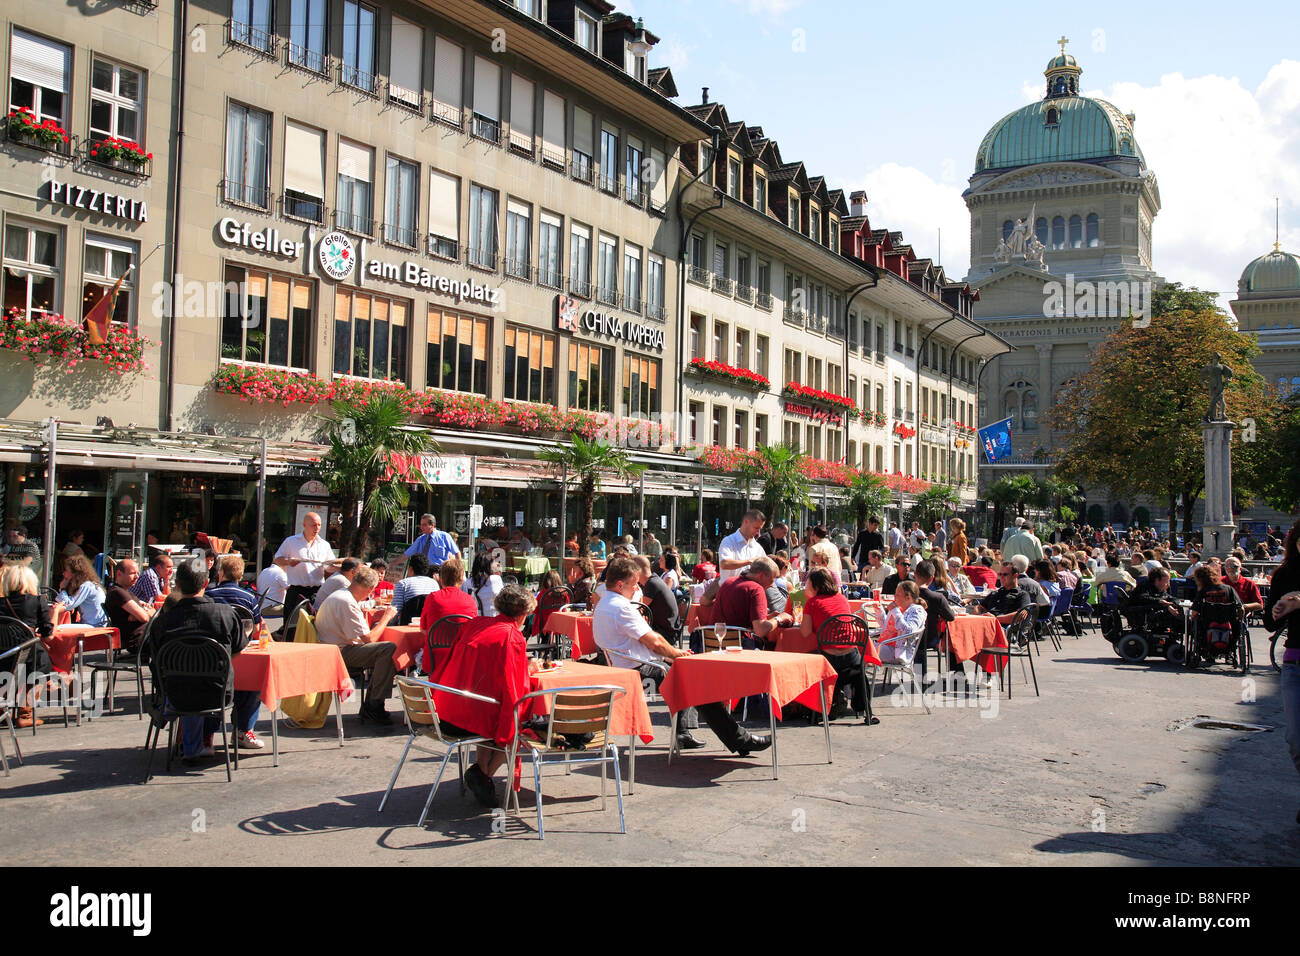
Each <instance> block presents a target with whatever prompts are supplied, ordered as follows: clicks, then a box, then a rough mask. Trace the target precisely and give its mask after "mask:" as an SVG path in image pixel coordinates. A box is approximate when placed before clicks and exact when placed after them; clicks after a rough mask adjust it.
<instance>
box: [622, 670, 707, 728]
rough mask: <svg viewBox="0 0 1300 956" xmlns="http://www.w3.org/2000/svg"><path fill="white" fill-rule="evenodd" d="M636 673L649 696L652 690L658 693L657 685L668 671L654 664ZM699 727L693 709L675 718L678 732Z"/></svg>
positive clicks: (697, 717) (697, 718)
mask: <svg viewBox="0 0 1300 956" xmlns="http://www.w3.org/2000/svg"><path fill="white" fill-rule="evenodd" d="M636 671H637V673H638V674H640V675H641V686H642V688H644V689H645V690H646V695H647V696H649V692H650V691H652V690H653V691H658V690H659V685H660V684H662V683H663V682H664V678H665V677H667V676H668V671H666V670H665V669H664V668H662V667H659V666H657V665H655V664H642V665H641V666H640V667H638V668H637V669H636ZM647 684H648V685H649V687H648V688H647V687H646V685H647ZM699 726H700V718H699V714H697V713H696V710H695V708H694V707H687V708H686V709H685V710H684V711H682V713H681V716H680V717H678V718H677V729H678V730H679V731H682V730H694V729H695V728H697V727H699Z"/></svg>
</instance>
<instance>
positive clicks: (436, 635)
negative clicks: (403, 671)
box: [424, 614, 473, 674]
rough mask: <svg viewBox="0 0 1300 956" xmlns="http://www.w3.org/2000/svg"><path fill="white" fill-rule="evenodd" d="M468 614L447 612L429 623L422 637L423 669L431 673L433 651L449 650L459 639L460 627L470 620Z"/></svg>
mask: <svg viewBox="0 0 1300 956" xmlns="http://www.w3.org/2000/svg"><path fill="white" fill-rule="evenodd" d="M472 620H473V618H472V617H470V616H469V615H468V614H447V615H444V616H443V617H440V618H438V620H436V621H434V622H433V623H432V624H431V625H429V633H428V635H427V636H426V637H425V639H424V671H425V673H426V674H432V673H433V672H434V671H433V652H434V651H435V650H444V651H445V650H450V649H451V648H453V647H455V646H456V642H457V641H458V640H460V629H461V628H462V627H463V626H465V625H466V624H468V623H469V622H470V621H472Z"/></svg>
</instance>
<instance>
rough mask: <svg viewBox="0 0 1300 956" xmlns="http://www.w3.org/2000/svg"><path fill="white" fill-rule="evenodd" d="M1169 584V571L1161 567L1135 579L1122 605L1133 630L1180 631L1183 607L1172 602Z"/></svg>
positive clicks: (1182, 621) (1182, 620)
mask: <svg viewBox="0 0 1300 956" xmlns="http://www.w3.org/2000/svg"><path fill="white" fill-rule="evenodd" d="M1169 583H1170V578H1169V572H1168V571H1167V570H1165V569H1164V568H1156V569H1155V570H1153V571H1151V572H1150V573H1148V574H1147V575H1146V576H1145V577H1144V578H1143V579H1142V580H1141V581H1139V582H1138V585H1137V587H1136V588H1134V590H1133V596H1132V597H1131V598H1130V599H1129V602H1128V604H1127V605H1126V606H1125V607H1124V608H1123V612H1124V616H1125V617H1126V618H1127V619H1128V622H1129V626H1130V627H1132V628H1133V629H1134V630H1135V631H1141V630H1147V629H1149V630H1150V631H1152V632H1153V633H1159V634H1168V633H1170V632H1172V631H1180V632H1181V631H1182V629H1183V627H1184V626H1185V624H1186V617H1185V615H1184V613H1183V609H1182V608H1181V607H1179V606H1178V605H1177V604H1175V603H1174V599H1173V595H1172V594H1170V593H1169Z"/></svg>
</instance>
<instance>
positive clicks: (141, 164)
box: [87, 137, 153, 174]
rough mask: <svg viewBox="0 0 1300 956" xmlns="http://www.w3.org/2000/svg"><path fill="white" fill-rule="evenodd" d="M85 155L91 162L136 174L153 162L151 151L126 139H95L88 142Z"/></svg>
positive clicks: (146, 168) (142, 171) (143, 170)
mask: <svg viewBox="0 0 1300 956" xmlns="http://www.w3.org/2000/svg"><path fill="white" fill-rule="evenodd" d="M87 155H88V156H89V158H90V161H91V162H92V163H98V164H99V165H101V166H109V167H112V168H113V169H123V170H126V171H127V172H130V173H137V174H143V173H145V172H146V171H147V170H148V169H149V168H150V167H151V166H152V164H153V153H148V152H145V149H144V147H143V146H141V145H140V144H139V143H136V142H132V141H131V140H128V139H115V138H113V137H110V138H108V139H101V140H97V141H96V142H93V143H91V144H90V148H89V150H88V151H87Z"/></svg>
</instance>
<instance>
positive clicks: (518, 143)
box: [510, 130, 537, 159]
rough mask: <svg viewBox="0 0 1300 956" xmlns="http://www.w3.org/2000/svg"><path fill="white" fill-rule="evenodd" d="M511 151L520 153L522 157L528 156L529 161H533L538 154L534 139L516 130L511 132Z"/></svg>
mask: <svg viewBox="0 0 1300 956" xmlns="http://www.w3.org/2000/svg"><path fill="white" fill-rule="evenodd" d="M510 151H511V152H512V153H518V154H519V155H520V156H527V157H528V158H529V159H532V158H533V157H534V156H535V155H536V153H537V149H536V145H535V144H534V142H533V138H532V137H531V136H525V135H524V134H523V133H519V132H516V131H515V130H511V131H510Z"/></svg>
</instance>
